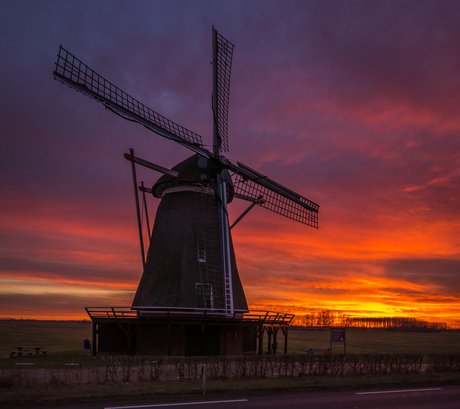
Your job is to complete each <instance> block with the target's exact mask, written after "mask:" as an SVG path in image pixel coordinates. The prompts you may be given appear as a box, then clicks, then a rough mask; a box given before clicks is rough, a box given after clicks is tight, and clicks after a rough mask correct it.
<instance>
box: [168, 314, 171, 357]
mask: <svg viewBox="0 0 460 409" xmlns="http://www.w3.org/2000/svg"><path fill="white" fill-rule="evenodd" d="M171 354H172V332H171V323H170V322H168V356H170V355H171Z"/></svg>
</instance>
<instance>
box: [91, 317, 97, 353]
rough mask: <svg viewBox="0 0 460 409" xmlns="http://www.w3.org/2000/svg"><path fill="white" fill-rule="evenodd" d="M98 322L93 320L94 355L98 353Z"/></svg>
mask: <svg viewBox="0 0 460 409" xmlns="http://www.w3.org/2000/svg"><path fill="white" fill-rule="evenodd" d="M96 325H97V324H96V323H95V322H94V321H93V331H92V332H93V334H92V335H93V336H92V340H93V345H92V354H93V356H96V353H97V346H96V335H97V329H96Z"/></svg>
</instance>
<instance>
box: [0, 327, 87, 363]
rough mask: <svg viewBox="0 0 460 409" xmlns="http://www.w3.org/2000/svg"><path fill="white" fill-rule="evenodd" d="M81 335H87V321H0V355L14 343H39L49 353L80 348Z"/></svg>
mask: <svg viewBox="0 0 460 409" xmlns="http://www.w3.org/2000/svg"><path fill="white" fill-rule="evenodd" d="M83 338H87V339H91V323H90V322H87V323H80V322H65V321H25V320H24V321H21V320H17V321H0V340H1V342H0V356H1V357H6V356H9V354H10V352H11V351H14V350H16V347H18V346H23V347H24V348H25V349H28V348H33V347H42V348H44V349H45V350H46V351H48V352H49V353H50V354H52V353H56V352H64V351H78V350H80V351H81V350H82V349H83Z"/></svg>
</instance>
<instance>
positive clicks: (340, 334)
mask: <svg viewBox="0 0 460 409" xmlns="http://www.w3.org/2000/svg"><path fill="white" fill-rule="evenodd" d="M333 343H340V344H343V354H344V355H346V354H347V337H346V332H345V328H331V354H332V344H333Z"/></svg>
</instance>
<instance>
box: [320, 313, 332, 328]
mask: <svg viewBox="0 0 460 409" xmlns="http://www.w3.org/2000/svg"><path fill="white" fill-rule="evenodd" d="M332 319H333V317H332V311H331V310H322V311H321V312H320V313H319V314H318V324H319V326H320V327H329V326H330V325H331V324H332Z"/></svg>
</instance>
